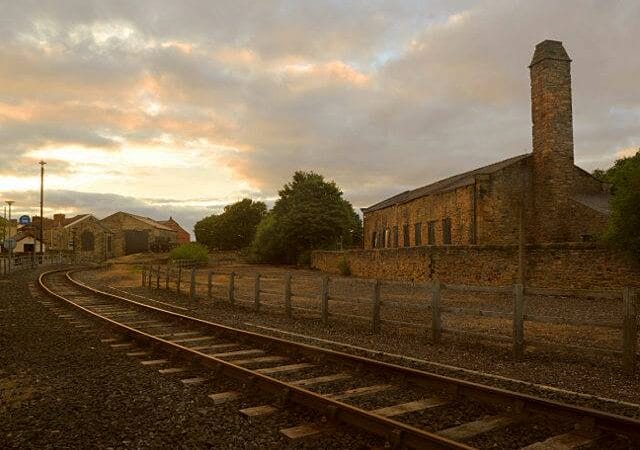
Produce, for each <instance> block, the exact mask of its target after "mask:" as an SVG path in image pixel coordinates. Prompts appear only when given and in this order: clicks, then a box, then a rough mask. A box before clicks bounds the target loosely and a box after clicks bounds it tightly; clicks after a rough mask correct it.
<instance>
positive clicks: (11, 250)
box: [5, 200, 14, 272]
mask: <svg viewBox="0 0 640 450" xmlns="http://www.w3.org/2000/svg"><path fill="white" fill-rule="evenodd" d="M5 203H6V204H7V205H9V234H11V205H13V203H14V201H13V200H5ZM9 237H11V236H9ZM12 258H13V248H12V247H10V248H9V272H11V259H12Z"/></svg>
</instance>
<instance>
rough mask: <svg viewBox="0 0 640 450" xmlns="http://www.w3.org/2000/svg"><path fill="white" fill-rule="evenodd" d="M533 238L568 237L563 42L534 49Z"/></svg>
mask: <svg viewBox="0 0 640 450" xmlns="http://www.w3.org/2000/svg"><path fill="white" fill-rule="evenodd" d="M529 70H530V74H531V120H532V122H533V127H532V134H533V184H534V195H535V198H534V203H535V213H536V217H537V220H538V226H537V230H536V233H535V234H536V235H535V240H536V241H538V242H558V241H563V240H566V239H568V238H569V236H568V234H567V233H568V232H567V226H566V220H565V218H563V209H564V208H566V206H567V203H568V201H569V197H570V193H571V189H572V186H573V175H574V161H573V114H572V108H571V59H570V58H569V55H568V54H567V52H566V50H565V49H564V47H563V46H562V42H560V41H551V40H546V41H542V42H540V43H539V44H538V45H536V49H535V52H534V54H533V58H532V60H531V65H530V66H529Z"/></svg>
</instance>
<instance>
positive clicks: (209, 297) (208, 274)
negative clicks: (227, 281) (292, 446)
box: [207, 270, 213, 300]
mask: <svg viewBox="0 0 640 450" xmlns="http://www.w3.org/2000/svg"><path fill="white" fill-rule="evenodd" d="M212 278H213V271H212V270H210V271H209V272H208V273H207V300H211V282H212Z"/></svg>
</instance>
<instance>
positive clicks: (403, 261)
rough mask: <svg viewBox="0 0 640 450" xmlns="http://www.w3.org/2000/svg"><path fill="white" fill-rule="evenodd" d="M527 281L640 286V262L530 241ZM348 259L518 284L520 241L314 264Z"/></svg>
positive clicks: (371, 266)
mask: <svg viewBox="0 0 640 450" xmlns="http://www.w3.org/2000/svg"><path fill="white" fill-rule="evenodd" d="M526 249H527V264H526V274H527V284H528V285H529V286H535V287H553V288H576V289H614V288H620V287H623V286H634V287H640V266H639V265H638V264H637V263H633V262H631V261H629V260H628V259H626V258H625V256H623V255H621V254H618V253H615V252H612V251H610V250H608V249H606V248H603V247H601V246H598V245H595V244H577V243H576V244H546V245H527V246H526ZM342 258H346V260H347V261H348V263H349V265H350V267H351V271H352V273H353V275H354V276H358V277H367V278H381V279H390V280H406V281H412V280H414V281H432V280H434V279H439V280H440V281H442V282H444V283H454V284H456V283H457V284H475V285H494V286H500V285H507V284H513V283H515V281H516V279H517V272H518V247H517V246H516V245H482V246H426V247H411V248H398V249H370V250H348V251H344V252H332V251H316V252H313V254H312V256H311V265H312V267H313V268H316V269H319V270H323V271H326V272H330V273H338V269H337V264H338V262H339V261H340V260H341V259H342Z"/></svg>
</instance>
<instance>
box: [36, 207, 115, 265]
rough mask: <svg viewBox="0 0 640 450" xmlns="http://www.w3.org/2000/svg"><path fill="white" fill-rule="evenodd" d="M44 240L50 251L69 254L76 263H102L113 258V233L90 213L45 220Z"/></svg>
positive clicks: (57, 215)
mask: <svg viewBox="0 0 640 450" xmlns="http://www.w3.org/2000/svg"><path fill="white" fill-rule="evenodd" d="M44 224H45V230H44V241H45V242H46V243H48V244H49V249H50V250H55V251H65V252H70V253H73V254H74V255H75V256H76V260H77V261H104V260H106V259H109V258H112V257H113V256H114V252H113V233H112V232H111V230H109V228H107V227H106V226H104V225H103V224H102V223H101V222H100V220H98V219H97V218H96V217H95V216H93V215H92V214H80V215H77V216H74V217H70V218H67V217H65V215H64V214H54V215H53V220H49V219H45V222H44Z"/></svg>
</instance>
